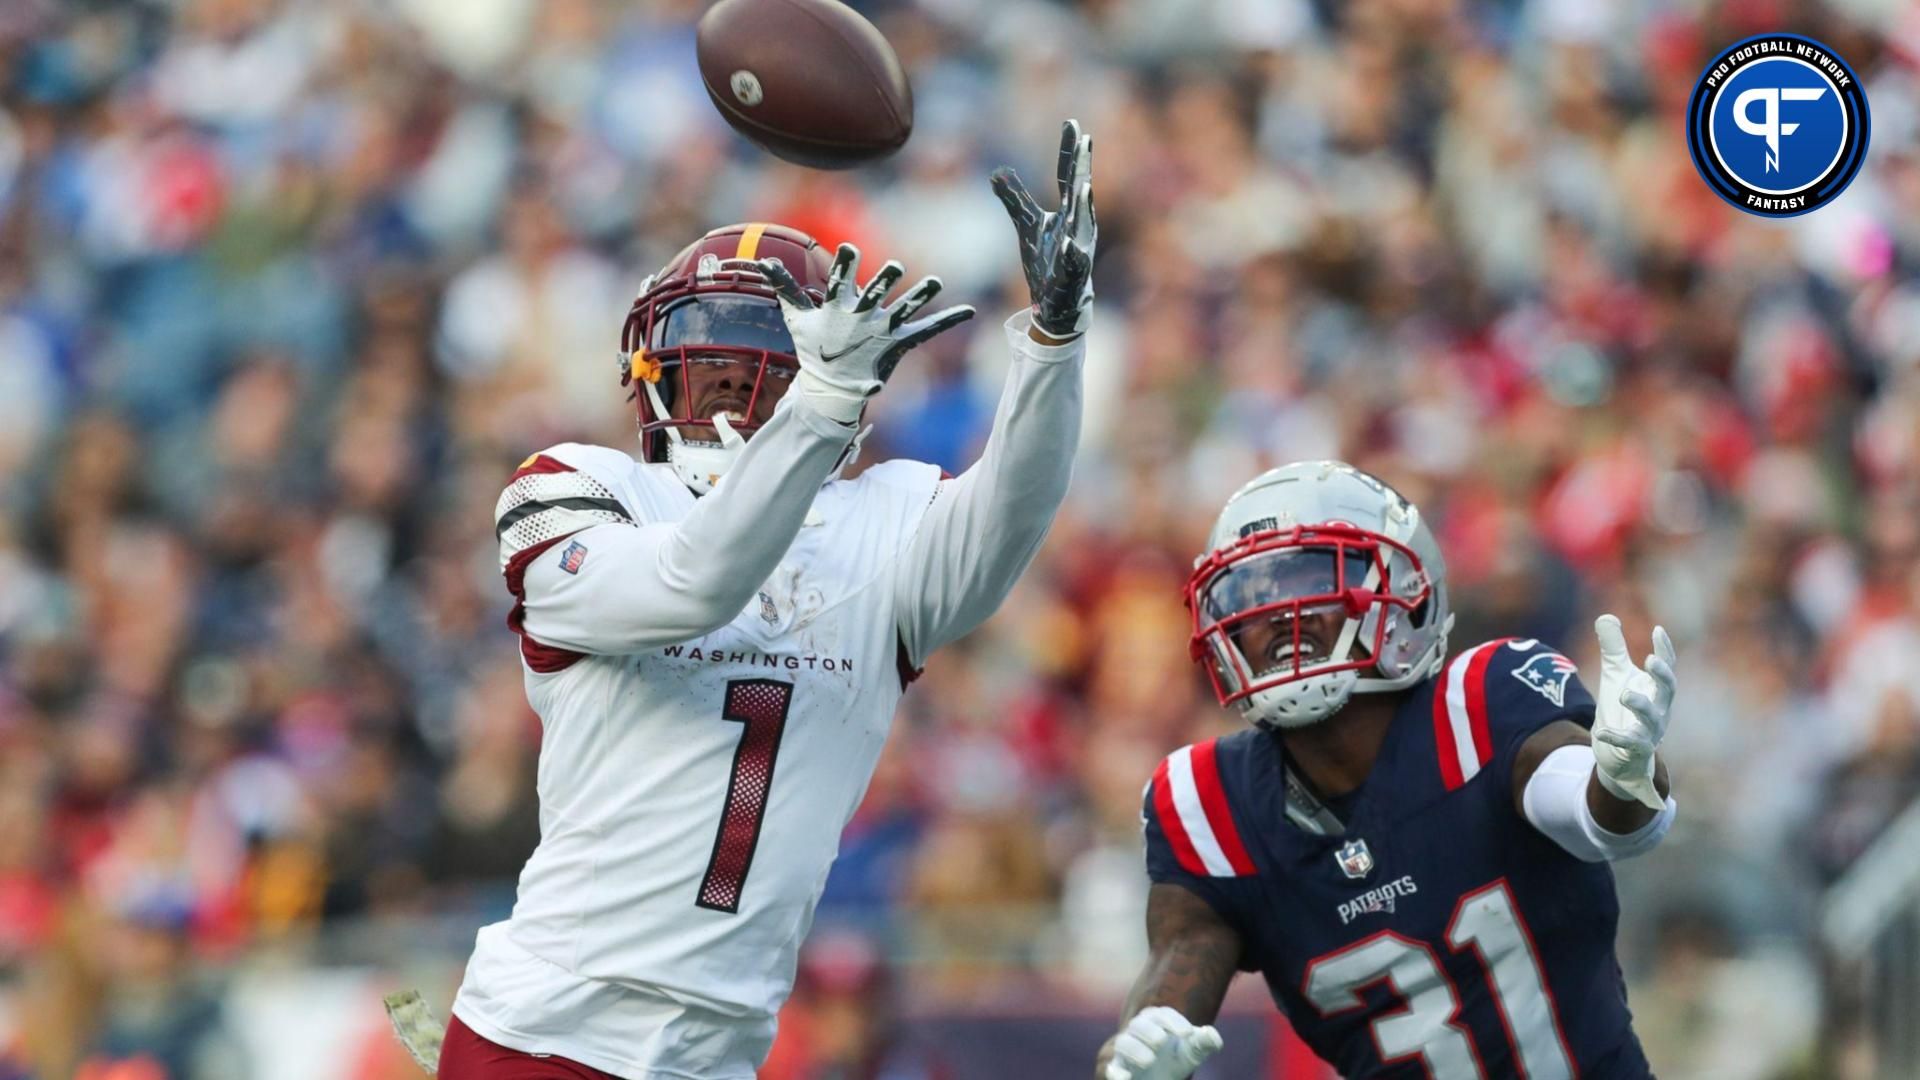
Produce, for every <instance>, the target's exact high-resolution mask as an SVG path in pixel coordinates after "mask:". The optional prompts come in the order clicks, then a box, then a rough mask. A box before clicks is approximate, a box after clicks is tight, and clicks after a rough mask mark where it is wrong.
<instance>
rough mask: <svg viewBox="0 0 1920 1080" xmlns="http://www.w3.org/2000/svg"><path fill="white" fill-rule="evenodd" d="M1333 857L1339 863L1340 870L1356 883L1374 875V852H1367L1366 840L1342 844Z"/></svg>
mask: <svg viewBox="0 0 1920 1080" xmlns="http://www.w3.org/2000/svg"><path fill="white" fill-rule="evenodd" d="M1333 857H1334V859H1335V861H1337V862H1339V864H1340V869H1341V870H1342V871H1344V872H1345V873H1346V875H1347V876H1348V877H1350V878H1353V879H1354V880H1356V881H1358V880H1359V879H1361V878H1363V877H1366V876H1367V875H1368V874H1371V873H1373V852H1371V851H1368V850H1367V842H1366V841H1365V840H1349V841H1347V842H1346V843H1344V844H1341V845H1340V850H1339V851H1336V852H1334V853H1333Z"/></svg>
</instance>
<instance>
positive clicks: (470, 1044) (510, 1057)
mask: <svg viewBox="0 0 1920 1080" xmlns="http://www.w3.org/2000/svg"><path fill="white" fill-rule="evenodd" d="M438 1076H439V1080H620V1078H619V1077H617V1076H615V1075H613V1074H612V1073H610V1072H601V1071H600V1070H599V1069H589V1068H588V1067H586V1066H585V1065H582V1064H580V1063H579V1062H577V1061H568V1060H567V1059H566V1058H563V1057H553V1056H551V1055H544V1056H543V1055H536V1054H529V1053H526V1052H524V1051H521V1050H511V1049H508V1048H507V1047H504V1046H501V1045H500V1044H499V1043H497V1042H489V1041H488V1040H486V1039H483V1038H481V1037H480V1035H479V1034H478V1033H476V1032H475V1031H474V1030H473V1029H472V1028H470V1027H468V1026H467V1025H465V1024H463V1023H461V1022H460V1018H459V1017H457V1016H456V1017H454V1018H453V1019H452V1020H450V1021H449V1022H448V1023H447V1038H446V1041H445V1042H444V1043H442V1044H441V1046H440V1072H439V1074H438Z"/></svg>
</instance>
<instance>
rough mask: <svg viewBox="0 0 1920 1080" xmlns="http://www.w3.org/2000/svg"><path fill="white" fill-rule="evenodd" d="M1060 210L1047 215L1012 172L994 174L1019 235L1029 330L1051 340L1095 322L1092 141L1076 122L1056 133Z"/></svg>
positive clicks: (997, 191) (1096, 235)
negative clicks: (1029, 311)
mask: <svg viewBox="0 0 1920 1080" xmlns="http://www.w3.org/2000/svg"><path fill="white" fill-rule="evenodd" d="M1056 176H1057V179H1058V180H1059V183H1060V209H1059V210H1057V211H1055V212H1053V213H1048V212H1047V211H1045V210H1042V209H1040V204H1038V203H1036V202H1034V201H1033V196H1032V195H1029V194H1027V188H1026V185H1024V184H1022V183H1021V182H1020V177H1019V176H1017V175H1016V174H1015V173H1014V171H1013V170H1012V169H1009V168H1007V167H1005V166H1002V167H1000V168H998V169H995V170H993V193H994V194H995V195H998V196H1000V201H1001V202H1002V203H1004V204H1005V205H1006V208H1007V214H1008V215H1009V216H1011V217H1012V218H1013V228H1014V231H1015V232H1017V233H1019V235H1020V265H1021V267H1022V269H1024V270H1025V271H1026V274H1027V292H1028V294H1029V295H1031V297H1032V299H1033V325H1034V326H1035V327H1037V328H1038V329H1039V330H1040V332H1041V333H1043V334H1045V335H1047V336H1048V337H1049V338H1054V339H1064V338H1072V337H1077V336H1078V335H1080V334H1084V333H1086V330H1087V326H1088V325H1089V324H1091V323H1092V321H1093V245H1094V242H1095V241H1096V240H1097V239H1098V238H1099V235H1100V229H1099V226H1098V225H1096V224H1095V222H1094V220H1093V136H1091V135H1082V134H1081V133H1080V121H1078V120H1069V121H1067V122H1066V123H1065V124H1063V125H1061V127H1060V161H1059V165H1058V166H1057V168H1056Z"/></svg>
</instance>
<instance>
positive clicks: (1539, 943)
mask: <svg viewBox="0 0 1920 1080" xmlns="http://www.w3.org/2000/svg"><path fill="white" fill-rule="evenodd" d="M1209 547H1210V549H1211V550H1210V551H1209V552H1208V554H1207V555H1205V556H1203V557H1202V558H1201V559H1200V560H1199V561H1198V563H1197V566H1196V569H1195V571H1194V574H1193V577H1192V579H1191V580H1190V581H1189V583H1188V586H1187V602H1188V605H1189V607H1190V608H1191V609H1192V611H1193V631H1194V632H1193V642H1192V648H1193V655H1194V659H1195V660H1196V661H1198V662H1200V663H1201V665H1202V666H1203V667H1204V668H1205V669H1206V671H1207V672H1208V674H1209V676H1210V677H1211V678H1212V681H1213V685H1214V689H1215V691H1216V692H1217V693H1218V695H1219V698H1220V701H1221V704H1222V705H1226V706H1230V707H1232V708H1235V709H1237V710H1238V711H1239V712H1240V713H1241V714H1242V715H1243V716H1245V718H1246V719H1247V720H1248V721H1249V722H1250V723H1251V724H1252V725H1253V726H1252V727H1251V728H1250V729H1248V730H1245V731H1241V732H1239V733H1237V734H1234V735H1229V736H1227V737H1225V738H1221V739H1216V740H1211V741H1209V742H1205V743H1200V744H1198V745H1194V746H1188V747H1184V748H1182V749H1180V750H1178V751H1176V752H1174V753H1173V754H1172V755H1170V756H1168V757H1167V759H1166V760H1165V761H1164V762H1162V763H1161V765H1160V767H1159V769H1158V770H1157V771H1156V772H1155V774H1154V776H1153V779H1152V781H1151V782H1150V783H1149V784H1148V785H1147V790H1146V795H1145V809H1144V817H1145V822H1146V835H1147V871H1148V875H1149V876H1150V877H1151V878H1152V881H1153V884H1152V888H1151V892H1150V893H1149V896H1148V901H1147V940H1148V946H1149V949H1150V957H1149V959H1148V962H1147V966H1146V969H1145V970H1144V971H1142V972H1141V974H1140V977H1139V979H1138V981H1137V982H1136V983H1135V985H1134V988H1133V992H1132V994H1131V995H1130V997H1129V999H1128V1002H1127V1011H1126V1017H1125V1025H1124V1027H1123V1028H1122V1029H1121V1031H1120V1032H1119V1033H1118V1034H1116V1035H1115V1036H1114V1038H1113V1039H1112V1040H1111V1041H1109V1042H1108V1043H1107V1045H1106V1046H1105V1047H1104V1048H1102V1050H1101V1052H1100V1057H1099V1060H1098V1063H1097V1065H1096V1076H1097V1077H1098V1078H1099V1080H1181V1078H1184V1077H1187V1076H1189V1075H1191V1074H1192V1073H1193V1072H1194V1070H1195V1069H1196V1068H1197V1067H1198V1066H1199V1065H1200V1063H1201V1062H1202V1061H1204V1060H1205V1059H1206V1057H1207V1056H1209V1055H1210V1054H1212V1053H1213V1052H1214V1051H1216V1050H1218V1049H1219V1048H1220V1045H1221V1040H1220V1035H1219V1033H1218V1032H1217V1031H1215V1030H1214V1028H1212V1027H1211V1026H1208V1025H1210V1024H1211V1022H1212V1021H1213V1019H1214V1017H1215V1015H1216V1014H1217V1013H1218V1012H1219V1009H1220V1002H1221V999H1222V998H1223V997H1224V996H1225V994H1226V991H1227V986H1228V984H1229V983H1230V982H1231V981H1232V980H1233V976H1234V974H1235V972H1236V971H1239V970H1247V971H1258V972H1260V973H1261V975H1262V976H1264V977H1265V979H1266V982H1267V986H1268V989H1269V990H1270V992H1271V993H1272V995H1273V999H1274V1001H1275V1002H1276V1003H1277V1004H1278V1005H1279V1006H1280V1008H1281V1009H1282V1010H1284V1011H1285V1013H1286V1014H1287V1017H1288V1019H1289V1020H1290V1021H1291V1023H1292V1025H1293V1027H1294V1029H1295V1030H1296V1031H1297V1032H1298V1033H1299V1035H1300V1036H1301V1038H1303V1039H1304V1040H1305V1041H1306V1043H1307V1044H1308V1045H1309V1046H1311V1047H1312V1048H1313V1050H1314V1052H1315V1053H1317V1054H1319V1055H1320V1056H1321V1057H1322V1058H1325V1059H1326V1060H1327V1061H1329V1062H1331V1063H1332V1064H1333V1065H1334V1066H1335V1067H1336V1068H1337V1069H1339V1071H1340V1073H1341V1074H1342V1075H1343V1076H1346V1077H1349V1078H1358V1077H1367V1078H1374V1077H1381V1078H1386V1077H1432V1078H1434V1080H1478V1078H1482V1077H1526V1078H1527V1080H1570V1078H1573V1077H1583V1078H1586V1080H1640V1078H1646V1077H1650V1076H1651V1075H1652V1074H1651V1072H1650V1071H1649V1069H1648V1066H1647V1060H1646V1057H1645V1055H1644V1054H1642V1052H1641V1049H1640V1043H1639V1040H1638V1039H1637V1038H1636V1037H1635V1036H1634V1033H1633V1027H1632V1018H1631V1016H1630V1014H1629V1013H1628V1011H1627V997H1626V990H1625V987H1624V984H1623V982H1622V980H1621V975H1620V966H1619V963H1618V961H1617V960H1616V959H1615V957H1614V929H1615V924H1616V922H1617V921H1618V918H1619V905H1618V902H1617V900H1616V898H1615V895H1614V888H1613V874H1612V871H1611V870H1610V869H1609V863H1610V862H1612V861H1613V860H1616V859H1621V858H1626V857H1629V856H1632V855H1637V854H1640V853H1642V852H1645V851H1647V850H1650V849H1651V848H1652V847H1653V846H1654V845H1655V844H1657V843H1659V842H1660V839H1661V837H1663V836H1664V835H1665V834H1666V832H1667V830H1668V828H1669V827H1670V826H1671V824H1672V822H1673V817H1674V802H1673V799H1672V798H1671V797H1670V796H1669V794H1668V783H1667V775H1666V769H1665V766H1664V765H1663V764H1662V763H1661V762H1660V760H1659V757H1658V754H1657V752H1656V751H1657V747H1658V746H1659V743H1660V740H1661V738H1662V737H1663V736H1664V735H1665V733H1666V728H1667V714H1668V710H1669V707H1670V705H1671V703H1672V700H1673V691H1674V671H1673V665H1674V655H1673V644H1672V642H1671V641H1670V640H1669V639H1668V638H1667V635H1666V632H1665V631H1664V630H1661V629H1658V628H1656V629H1655V630H1654V633H1653V649H1654V651H1653V655H1650V656H1648V657H1647V658H1646V660H1645V662H1644V666H1636V665H1635V664H1634V662H1633V660H1632V659H1631V658H1630V657H1629V656H1628V653H1627V644H1626V640H1625V638H1624V637H1623V635H1622V633H1621V629H1620V622H1619V620H1618V619H1615V618H1614V617H1613V616H1611V615H1607V616H1602V617H1601V618H1600V619H1599V621H1598V622H1596V623H1595V631H1596V633H1597V634H1598V636H1599V640H1600V655H1601V671H1600V680H1599V687H1598V696H1597V698H1596V697H1595V696H1594V695H1590V694H1589V693H1588V691H1587V690H1586V688H1585V687H1584V686H1583V685H1582V684H1581V682H1580V678H1579V676H1578V674H1577V673H1576V672H1575V670H1574V665H1573V663H1572V662H1571V661H1569V660H1568V659H1567V658H1566V657H1564V656H1562V655H1560V654H1559V653H1558V652H1556V651H1554V650H1553V649H1551V648H1549V647H1547V646H1545V645H1542V644H1541V643H1539V642H1537V641H1532V640H1514V639H1501V640H1496V641H1488V642H1481V643H1478V644H1474V645H1472V646H1471V647H1469V648H1464V649H1458V650H1456V651H1454V652H1452V653H1451V654H1450V653H1449V652H1448V646H1447V633H1448V631H1449V630H1450V629H1451V628H1452V625H1453V614H1452V612H1451V610H1450V608H1449V605H1448V599H1447V583H1446V564H1445V561H1444V560H1443V559H1442V558H1441V554H1440V549H1439V545H1438V544H1437V543H1436V542H1435V540H1434V538H1433V534H1432V533H1431V532H1430V531H1429V530H1428V528H1427V526H1426V524H1425V522H1424V521H1423V520H1422V519H1421V516H1420V512H1419V510H1418V509H1417V508H1415V507H1414V505H1413V504H1412V503H1410V502H1408V501H1407V500H1406V499H1404V498H1402V497H1401V496H1400V495H1399V494H1398V493H1397V492H1395V491H1393V490H1392V489H1391V488H1389V487H1387V486H1386V485H1385V484H1383V483H1381V482H1380V481H1379V480H1376V479H1375V478H1373V477H1372V476H1369V475H1367V474H1366V473H1363V472H1361V471H1359V470H1358V469H1355V468H1353V467H1351V466H1349V465H1344V464H1340V463H1338V462H1306V463H1301V464H1295V465H1289V466H1286V467H1285V468H1281V469H1275V470H1273V471H1271V472H1268V473H1266V474H1265V475H1263V476H1261V477H1259V478H1258V479H1256V480H1254V481H1253V482H1252V483H1250V484H1248V485H1247V486H1246V487H1244V488H1242V489H1241V490H1240V491H1239V492H1238V493H1236V494H1235V495H1234V496H1233V498H1232V499H1230V500H1228V502H1227V506H1226V509H1225V511H1224V512H1223V513H1222V514H1221V516H1220V518H1219V520H1218V521H1217V522H1216V523H1215V525H1214V529H1213V533H1212V536H1211V538H1210V541H1209Z"/></svg>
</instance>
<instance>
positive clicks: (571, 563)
mask: <svg viewBox="0 0 1920 1080" xmlns="http://www.w3.org/2000/svg"><path fill="white" fill-rule="evenodd" d="M586 561H587V545H585V544H583V543H581V542H580V541H578V540H575V541H574V542H573V543H571V544H568V545H567V550H565V551H563V552H561V553H560V569H562V570H565V571H566V572H567V573H569V574H577V573H579V572H580V564H581V563H584V562H586Z"/></svg>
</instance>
